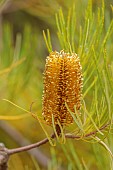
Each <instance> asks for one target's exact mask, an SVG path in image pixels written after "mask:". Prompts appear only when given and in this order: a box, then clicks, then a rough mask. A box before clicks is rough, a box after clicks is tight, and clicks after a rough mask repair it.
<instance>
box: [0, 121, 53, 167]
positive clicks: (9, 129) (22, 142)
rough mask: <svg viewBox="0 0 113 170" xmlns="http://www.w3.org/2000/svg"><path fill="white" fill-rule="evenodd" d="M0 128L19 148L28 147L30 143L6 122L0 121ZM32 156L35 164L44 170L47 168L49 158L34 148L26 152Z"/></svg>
mask: <svg viewBox="0 0 113 170" xmlns="http://www.w3.org/2000/svg"><path fill="white" fill-rule="evenodd" d="M0 128H1V129H2V130H3V131H5V132H6V133H7V134H8V135H9V136H10V137H11V138H12V139H13V140H15V141H16V143H18V144H19V146H26V145H30V144H31V142H30V141H29V140H28V139H26V138H25V137H24V136H23V135H22V134H21V133H20V132H19V131H18V130H17V129H15V128H14V127H13V126H12V125H11V124H9V123H8V122H6V121H3V120H0ZM27 152H28V153H29V154H30V155H32V156H33V157H34V158H35V159H36V160H37V162H38V163H39V164H40V165H41V166H43V167H44V168H47V167H48V163H49V162H50V161H51V160H50V158H49V157H47V156H46V155H45V154H43V153H42V152H41V151H40V150H39V148H34V149H31V150H28V151H27Z"/></svg>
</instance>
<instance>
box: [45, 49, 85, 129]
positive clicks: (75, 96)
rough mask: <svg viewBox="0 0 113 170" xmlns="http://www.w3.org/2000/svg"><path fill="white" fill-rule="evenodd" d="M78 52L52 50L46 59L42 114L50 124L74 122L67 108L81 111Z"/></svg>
mask: <svg viewBox="0 0 113 170" xmlns="http://www.w3.org/2000/svg"><path fill="white" fill-rule="evenodd" d="M81 69H82V67H81V64H80V60H79V57H78V56H77V54H76V53H65V52H64V51H63V50H62V51H60V53H59V52H57V51H54V52H51V53H50V55H49V56H48V57H47V59H46V64H45V71H44V91H43V106H42V114H43V116H44V119H45V121H46V122H47V124H48V125H52V114H53V117H54V124H55V125H57V124H58V122H59V123H60V124H61V126H64V125H68V124H71V123H73V118H72V116H71V114H70V113H69V111H68V109H67V108H66V105H65V103H67V105H68V107H69V109H70V110H71V111H72V112H73V113H75V111H74V105H75V106H76V111H77V112H78V113H79V110H80V107H81V96H82V94H81V90H82V72H81ZM78 113H77V114H78Z"/></svg>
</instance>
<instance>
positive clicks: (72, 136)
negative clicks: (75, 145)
mask: <svg viewBox="0 0 113 170" xmlns="http://www.w3.org/2000/svg"><path fill="white" fill-rule="evenodd" d="M108 125H110V123H107V124H106V125H103V126H102V127H101V128H100V129H99V130H104V129H105V128H106V127H107V126H108ZM96 133H98V130H95V131H93V132H90V133H88V134H86V135H84V136H83V137H85V138H87V137H90V136H92V135H95V134H96ZM65 137H66V138H72V139H80V138H81V136H75V135H71V134H65Z"/></svg>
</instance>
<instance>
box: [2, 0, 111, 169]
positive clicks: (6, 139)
mask: <svg viewBox="0 0 113 170" xmlns="http://www.w3.org/2000/svg"><path fill="white" fill-rule="evenodd" d="M104 2H105V19H106V24H105V26H104V27H105V28H104V29H105V31H106V29H107V28H108V25H109V23H110V22H111V20H112V17H113V7H112V5H113V1H112V0H105V1H104ZM73 4H75V10H76V35H75V43H76V48H77V47H78V43H79V29H80V26H82V27H84V17H85V15H84V14H85V10H86V7H87V4H88V0H71V1H70V0H66V1H64V0H53V1H52V0H24V1H23V0H1V1H0V116H1V117H0V119H1V121H0V142H2V143H4V144H5V145H6V147H8V148H15V147H18V146H22V145H26V144H29V143H34V142H37V141H40V140H41V139H43V138H45V134H44V132H43V130H42V129H41V127H40V125H39V123H38V121H37V120H36V119H34V118H33V117H32V116H31V115H30V114H28V113H25V112H24V111H22V110H20V109H19V108H17V107H14V106H13V105H11V104H9V103H7V102H6V101H4V100H2V99H8V100H10V101H12V102H14V103H15V104H17V105H19V106H21V107H22V108H25V109H26V110H30V107H31V105H32V103H33V102H34V104H33V105H32V111H33V112H35V113H36V114H37V115H38V116H41V108H42V91H43V71H44V65H45V59H46V56H47V55H48V50H47V48H46V44H45V42H44V38H43V30H46V29H49V30H50V33H51V40H52V46H53V50H57V51H59V50H61V48H60V44H59V41H58V37H57V28H56V22H55V14H56V13H57V12H58V11H59V9H60V8H62V10H63V13H64V16H66V15H67V13H68V10H69V9H70V8H71V7H72V6H73ZM92 4H93V12H94V13H95V11H97V10H98V7H101V6H102V2H101V0H93V1H92ZM45 127H46V129H47V131H48V132H49V133H50V134H51V132H52V128H51V127H49V126H47V125H45ZM110 138H112V136H111V137H110ZM69 145H70V148H71V149H70V150H68V151H67V150H66V148H68V146H69ZM95 147H96V151H95V149H94V148H95ZM74 148H76V149H75V150H76V152H77V155H78V156H77V155H74V156H73V154H72V158H71V160H70V157H67V156H66V155H68V154H70V155H71V152H72V150H73V149H74ZM101 153H103V155H105V154H106V152H105V151H104V149H103V148H101V147H99V146H98V144H95V145H93V144H92V145H91V144H89V143H85V142H84V141H74V142H72V143H71V142H70V143H69V141H68V142H67V143H66V144H65V147H64V146H61V144H57V146H56V147H51V146H50V144H49V143H48V144H46V145H43V146H41V147H40V148H38V149H33V150H32V151H31V152H29V153H28V152H23V153H19V154H15V155H13V156H11V158H10V161H9V169H10V170H32V169H33V170H35V169H51V170H58V169H61V170H63V169H72V167H71V165H70V164H69V162H70V161H75V163H76V162H77V161H78V162H79V158H80V160H82V161H80V162H79V163H80V164H81V163H82V164H84V167H85V164H87V166H88V167H89V169H90V170H95V169H99V170H102V168H103V167H105V168H107V159H109V158H107V157H104V158H103V159H100V157H101ZM74 154H75V153H74ZM95 155H96V156H95ZM99 156H100V157H99ZM98 157H99V159H100V161H101V163H100V162H99V161H98V160H99V159H98ZM84 160H85V161H84ZM102 161H103V162H102ZM102 165H103V167H102ZM76 169H77V170H78V169H80V166H76V165H75V170H76ZM84 169H85V168H84ZM106 170H108V169H106Z"/></svg>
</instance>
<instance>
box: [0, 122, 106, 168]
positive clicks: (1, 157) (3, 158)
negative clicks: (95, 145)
mask: <svg viewBox="0 0 113 170" xmlns="http://www.w3.org/2000/svg"><path fill="white" fill-rule="evenodd" d="M108 125H109V123H108V124H106V125H103V126H102V127H101V128H100V129H99V130H103V129H105V128H106V127H107V126H108ZM96 133H98V131H97V130H95V131H93V132H90V133H88V134H86V135H84V136H83V137H86V138H87V137H90V136H92V135H95V134H96ZM55 137H56V136H55V134H52V135H51V138H52V139H53V138H55ZM65 137H66V138H71V139H80V138H81V136H75V135H71V134H65ZM48 141H49V140H48V138H45V139H43V140H42V141H40V142H37V143H34V144H30V145H27V146H23V147H19V148H15V149H7V148H5V147H3V146H2V147H0V170H7V162H8V159H9V156H10V155H12V154H15V153H18V152H23V151H28V150H30V149H33V148H36V147H39V146H41V145H44V144H46V143H47V142H48Z"/></svg>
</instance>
